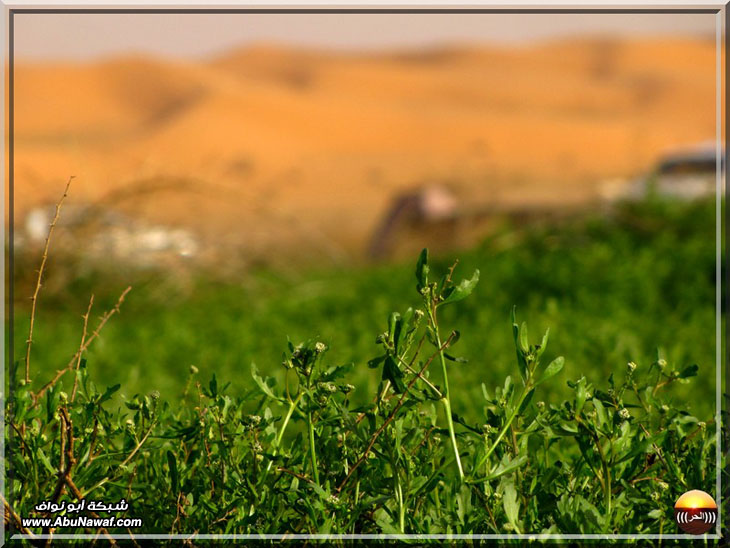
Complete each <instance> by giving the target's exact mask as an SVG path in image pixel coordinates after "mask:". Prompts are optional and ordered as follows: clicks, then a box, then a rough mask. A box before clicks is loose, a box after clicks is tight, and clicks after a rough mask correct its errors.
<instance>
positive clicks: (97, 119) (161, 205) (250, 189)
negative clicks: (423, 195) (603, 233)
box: [14, 39, 715, 256]
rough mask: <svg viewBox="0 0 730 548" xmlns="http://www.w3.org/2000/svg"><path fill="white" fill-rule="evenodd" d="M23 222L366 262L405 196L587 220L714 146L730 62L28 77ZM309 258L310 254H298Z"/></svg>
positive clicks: (214, 64)
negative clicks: (683, 156)
mask: <svg viewBox="0 0 730 548" xmlns="http://www.w3.org/2000/svg"><path fill="white" fill-rule="evenodd" d="M15 71H16V73H15V81H16V88H15V164H14V167H15V212H16V217H17V218H18V219H19V220H22V218H23V216H24V215H25V214H26V212H27V211H28V210H29V208H31V207H32V206H33V205H35V204H38V203H41V202H46V201H54V200H55V199H56V198H57V197H58V196H59V194H60V192H61V190H62V188H63V185H64V183H65V180H66V178H67V176H68V175H71V174H73V175H76V176H77V180H76V182H75V184H74V188H73V195H72V199H73V200H77V201H102V202H105V203H108V204H110V205H113V206H114V207H117V208H120V209H122V210H124V211H126V212H127V213H131V214H134V215H136V216H141V217H144V218H146V219H149V220H151V221H153V222H158V223H166V224H170V225H175V226H178V225H184V226H187V227H190V228H192V229H194V230H195V231H197V232H198V233H200V234H201V236H202V237H204V238H210V239H211V240H213V241H216V242H230V243H232V244H244V246H245V248H246V249H248V250H253V251H265V250H266V249H271V248H272V246H274V245H275V244H282V243H286V244H287V245H290V244H296V245H297V246H301V249H305V248H307V245H309V247H311V248H312V249H317V250H319V251H324V252H325V253H327V254H330V255H332V256H337V255H339V254H343V253H347V254H359V253H360V252H361V251H362V250H363V249H364V248H365V245H366V241H367V237H368V235H369V234H370V232H371V231H372V229H373V227H374V226H375V224H376V223H377V221H378V219H379V218H380V216H381V215H382V214H383V212H384V210H385V209H386V208H387V207H388V204H389V203H390V200H391V198H392V196H393V195H394V193H396V192H398V190H399V189H404V188H408V187H412V186H414V185H417V184H421V183H424V182H441V183H445V184H448V185H451V186H452V188H453V189H454V191H455V192H456V193H457V195H458V196H460V197H461V198H462V200H463V201H464V203H465V204H468V205H469V206H470V207H472V208H476V209H478V208H480V207H494V206H504V207H507V206H511V205H515V204H529V203H539V204H544V203H548V204H554V205H560V204H576V203H583V202H585V201H588V200H591V199H593V198H594V197H595V195H596V191H597V186H598V185H599V183H600V182H601V181H602V180H605V179H607V178H612V177H625V176H632V175H635V174H637V173H639V172H641V171H643V170H644V169H645V168H647V167H648V166H649V165H650V164H651V163H652V162H653V161H654V160H655V158H656V157H657V155H658V154H660V153H661V152H662V151H663V150H664V149H666V148H668V147H672V146H676V145H682V144H687V143H693V142H696V141H701V140H706V139H712V138H714V136H715V48H714V43H712V42H703V41H690V40H659V39H653V40H635V41H609V40H598V39H586V40H574V41H570V42H553V43H547V44H540V45H535V46H531V47H526V48H513V49H498V48H486V47H472V46H463V47H462V46H454V47H443V48H436V49H433V50H429V51H414V52H388V53H378V54H368V55H364V54H362V55H359V54H343V53H337V52H316V51H308V52H302V51H295V50H291V49H285V48H282V47H277V46H275V45H266V44H263V45H259V46H256V47H250V48H247V49H243V50H240V51H235V52H231V53H229V54H228V55H225V56H222V57H220V58H217V59H213V60H210V61H208V62H204V63H203V62H200V63H183V62H173V61H167V60H159V59H148V58H123V59H113V60H107V61H100V62H97V63H93V64H79V65H19V66H16V67H15ZM303 244H307V245H303Z"/></svg>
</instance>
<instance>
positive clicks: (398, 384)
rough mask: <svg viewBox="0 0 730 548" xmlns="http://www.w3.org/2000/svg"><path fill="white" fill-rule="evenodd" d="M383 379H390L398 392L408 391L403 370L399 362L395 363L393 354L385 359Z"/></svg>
mask: <svg viewBox="0 0 730 548" xmlns="http://www.w3.org/2000/svg"><path fill="white" fill-rule="evenodd" d="M383 380H387V381H390V383H391V384H392V385H393V389H394V390H395V391H396V393H397V394H402V393H403V392H405V391H406V385H405V384H404V383H403V371H401V370H400V369H399V368H398V364H396V363H395V360H394V359H393V357H392V356H388V357H387V358H386V359H385V365H383Z"/></svg>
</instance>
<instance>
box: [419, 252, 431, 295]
mask: <svg viewBox="0 0 730 548" xmlns="http://www.w3.org/2000/svg"><path fill="white" fill-rule="evenodd" d="M428 271H429V268H428V249H427V248H424V249H423V250H422V251H421V254H420V255H419V256H418V263H416V280H417V281H418V284H417V285H416V287H417V288H418V290H419V291H420V290H421V289H423V288H424V287H426V284H427V283H428Z"/></svg>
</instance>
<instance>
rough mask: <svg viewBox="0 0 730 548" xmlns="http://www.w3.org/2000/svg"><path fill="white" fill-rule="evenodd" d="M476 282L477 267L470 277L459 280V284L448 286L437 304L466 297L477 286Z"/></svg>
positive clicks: (477, 276) (477, 277)
mask: <svg viewBox="0 0 730 548" xmlns="http://www.w3.org/2000/svg"><path fill="white" fill-rule="evenodd" d="M478 282H479V270H478V269H477V270H475V271H474V275H473V276H472V277H471V278H470V279H468V280H461V282H459V285H457V286H454V287H452V288H450V289H449V290H448V292H447V293H448V294H447V295H446V297H445V298H444V300H443V301H441V302H440V303H439V306H441V305H444V304H448V303H455V302H457V301H460V300H462V299H466V298H467V297H468V296H469V295H471V292H472V291H474V288H475V287H476V286H477V283H478Z"/></svg>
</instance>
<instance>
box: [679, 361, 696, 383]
mask: <svg viewBox="0 0 730 548" xmlns="http://www.w3.org/2000/svg"><path fill="white" fill-rule="evenodd" d="M698 370H699V366H698V365H697V364H696V363H693V364H692V365H690V366H688V367H685V368H684V369H682V371H681V372H680V373H679V378H680V379H686V378H687V377H694V376H696V375H697V371H698Z"/></svg>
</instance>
